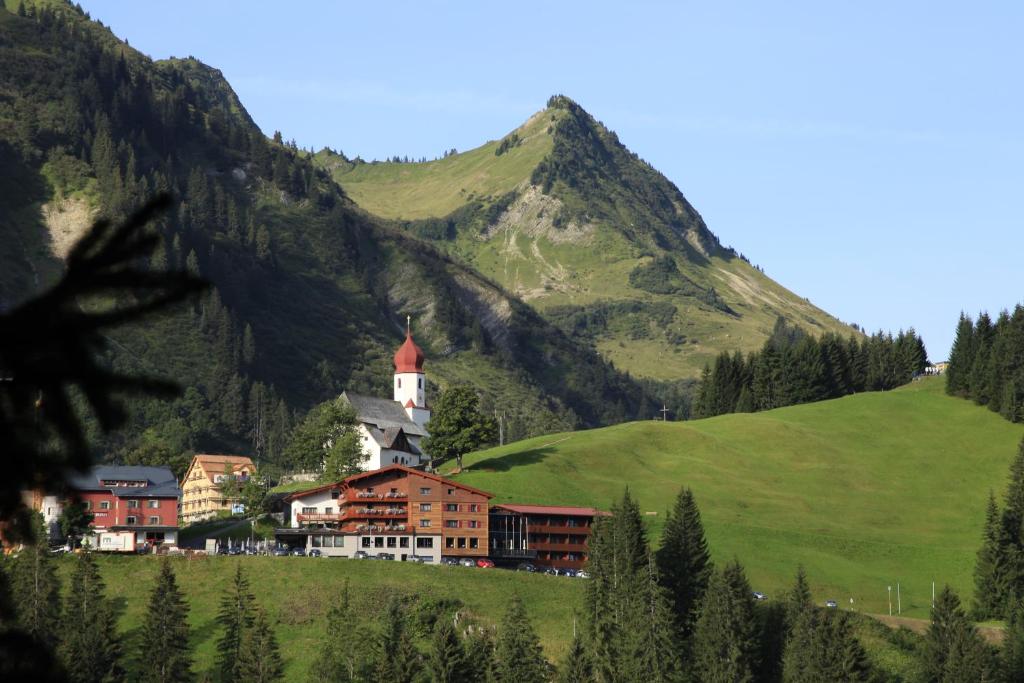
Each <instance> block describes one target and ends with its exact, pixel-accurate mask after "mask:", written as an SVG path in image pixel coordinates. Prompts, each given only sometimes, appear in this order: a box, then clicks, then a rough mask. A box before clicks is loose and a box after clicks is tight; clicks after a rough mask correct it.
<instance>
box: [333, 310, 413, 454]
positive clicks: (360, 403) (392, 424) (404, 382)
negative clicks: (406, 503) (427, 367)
mask: <svg viewBox="0 0 1024 683" xmlns="http://www.w3.org/2000/svg"><path fill="white" fill-rule="evenodd" d="M394 364H395V377H394V383H393V389H394V398H393V399H391V400H389V399H386V398H375V397H373V396H362V395H360V394H353V393H349V392H345V393H343V394H342V395H341V396H342V398H344V399H345V400H346V401H347V402H348V403H349V405H351V406H352V408H353V410H355V413H356V421H357V422H358V423H359V434H360V436H361V437H362V441H363V450H364V451H365V452H366V453H368V454H369V456H370V457H369V460H368V461H367V462H366V464H365V468H366V469H367V470H379V469H381V468H382V467H387V466H388V465H405V466H406V467H419V466H420V465H422V464H424V463H425V461H426V456H425V455H424V453H423V451H422V449H421V448H420V441H421V439H422V438H423V437H425V436H426V435H427V429H426V424H427V422H428V421H429V420H430V409H429V408H427V401H426V392H427V386H426V385H427V380H426V376H425V375H424V373H423V351H422V350H421V349H420V347H418V346H416V343H415V342H414V341H413V340H412V332H411V331H410V330H409V329H408V327H407V328H406V332H405V342H404V343H403V344H402V346H401V347H399V349H398V351H396V352H395V357H394Z"/></svg>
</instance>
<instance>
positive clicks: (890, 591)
mask: <svg viewBox="0 0 1024 683" xmlns="http://www.w3.org/2000/svg"><path fill="white" fill-rule="evenodd" d="M886 588H888V589H889V616H890V617H891V616H892V586H886Z"/></svg>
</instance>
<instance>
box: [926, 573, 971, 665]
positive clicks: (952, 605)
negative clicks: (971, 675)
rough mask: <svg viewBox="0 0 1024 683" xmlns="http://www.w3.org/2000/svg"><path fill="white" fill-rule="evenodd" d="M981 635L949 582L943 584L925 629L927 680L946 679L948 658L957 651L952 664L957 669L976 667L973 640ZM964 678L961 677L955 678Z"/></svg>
mask: <svg viewBox="0 0 1024 683" xmlns="http://www.w3.org/2000/svg"><path fill="white" fill-rule="evenodd" d="M976 638H979V636H978V634H977V630H976V629H975V628H974V625H973V624H971V623H970V622H969V621H968V620H967V615H966V614H964V611H963V608H962V607H961V606H960V598H959V597H957V595H956V593H954V592H953V590H952V589H951V588H950V587H949V586H944V587H943V589H942V590H941V591H940V592H939V595H938V596H937V597H936V598H935V607H933V608H932V620H931V624H929V626H928V631H927V632H926V633H925V638H924V646H923V648H922V664H923V668H924V674H925V680H927V681H930V682H936V683H937V682H939V681H944V680H946V676H947V661H948V660H949V659H950V657H951V654H952V653H954V652H955V654H954V661H953V663H951V664H950V666H951V667H952V668H953V670H955V671H960V670H961V669H964V668H970V667H974V666H975V664H976V662H975V660H976V658H977V655H976V653H974V652H972V648H973V645H972V644H971V643H972V641H973V640H974V639H976ZM955 680H962V679H959V678H957V679H955Z"/></svg>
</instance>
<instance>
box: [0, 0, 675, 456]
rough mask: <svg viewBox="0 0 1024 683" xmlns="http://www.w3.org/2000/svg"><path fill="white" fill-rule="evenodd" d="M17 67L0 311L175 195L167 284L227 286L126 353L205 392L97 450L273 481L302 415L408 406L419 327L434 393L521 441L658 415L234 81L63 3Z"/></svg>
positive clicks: (150, 408) (0, 218) (36, 28)
mask: <svg viewBox="0 0 1024 683" xmlns="http://www.w3.org/2000/svg"><path fill="white" fill-rule="evenodd" d="M12 4H13V3H8V7H11V5H12ZM18 4H20V3H18ZM0 63H2V64H3V65H4V67H3V69H0V243H2V244H3V245H4V247H3V249H0V273H2V275H0V302H2V304H3V305H4V306H11V305H14V304H15V303H17V302H18V301H20V300H23V299H24V298H25V297H27V296H28V295H30V294H31V293H32V292H33V291H36V290H38V288H40V287H42V286H44V285H45V284H46V283H47V282H48V281H50V280H52V279H53V278H54V277H55V276H56V275H57V274H58V273H59V272H60V270H61V267H62V265H61V261H60V257H61V254H62V253H63V250H65V249H66V248H67V245H69V244H71V243H72V241H73V239H74V237H75V236H76V235H77V234H80V233H81V231H82V230H83V229H84V228H85V227H86V226H87V225H88V223H89V222H90V221H91V220H92V218H94V217H95V216H97V215H109V216H112V217H115V218H116V217H118V216H122V215H124V214H125V213H126V212H128V211H129V210H131V209H132V208H133V207H135V206H137V205H139V204H140V203H141V202H142V201H144V199H145V198H146V197H147V196H149V195H151V194H152V193H153V192H154V191H157V190H166V191H169V192H171V193H172V195H174V196H175V197H177V198H178V199H179V200H180V201H179V202H178V203H177V205H176V208H175V210H174V211H173V212H172V213H171V214H170V215H168V216H166V217H164V218H163V219H162V220H161V221H160V223H159V225H157V226H156V229H157V230H158V231H159V232H160V234H161V235H162V236H163V238H164V248H163V249H162V250H160V252H159V253H158V254H157V255H156V256H155V257H154V259H153V263H152V266H153V267H154V268H162V267H165V266H167V265H169V266H172V267H183V268H189V269H192V270H194V271H198V272H199V273H200V274H202V275H203V276H205V277H207V278H208V279H210V280H211V281H212V282H213V284H214V285H215V288H214V290H213V291H212V292H211V293H210V294H209V295H207V296H205V297H204V298H203V299H202V300H201V301H199V302H197V303H195V304H194V305H190V306H183V307H181V308H180V309H179V310H178V311H176V312H175V313H173V314H172V315H168V316H165V317H164V318H162V319H158V320H154V321H151V322H150V323H148V324H146V325H144V326H134V327H126V328H123V329H120V330H118V331H117V332H116V333H115V334H113V335H112V336H111V339H110V341H111V344H110V347H109V361H110V362H111V363H112V364H113V365H115V366H117V367H119V368H123V369H126V370H131V371H134V372H139V371H142V372H147V373H151V374H157V375H163V376H169V377H172V378H174V379H176V380H178V381H179V382H180V383H182V384H183V385H184V386H185V387H186V388H187V391H186V393H185V396H184V397H183V398H181V399H180V400H178V401H176V402H174V403H173V404H161V403H155V402H146V401H141V402H137V403H135V404H133V409H134V410H135V412H136V415H135V418H136V419H135V420H134V421H133V428H132V429H131V430H129V431H128V432H127V433H126V434H125V435H122V436H119V437H117V440H107V441H102V442H100V444H101V445H100V448H101V450H102V451H103V452H104V453H105V454H106V455H107V457H117V458H127V459H129V460H131V459H147V458H154V459H158V460H166V459H167V458H168V457H174V456H177V455H179V454H180V453H182V452H183V451H186V450H188V449H198V448H203V449H207V448H208V449H215V448H216V449H242V450H247V451H248V450H255V451H256V452H257V455H259V456H260V457H262V458H264V459H265V460H266V461H269V462H273V461H274V460H275V457H276V455H277V454H278V453H279V452H280V450H281V442H282V440H283V438H284V435H285V434H286V433H287V430H288V427H289V425H290V423H291V421H292V419H293V416H294V414H295V413H296V412H301V411H304V410H305V409H307V408H308V407H309V406H310V405H311V404H313V403H315V402H317V401H322V400H325V399H327V398H329V397H331V396H333V395H336V394H337V393H338V392H339V391H340V390H341V389H342V388H349V389H352V390H355V391H362V392H374V393H382V394H386V393H387V392H388V391H390V377H391V368H390V355H391V353H392V352H393V350H394V348H395V347H396V346H397V344H398V343H399V342H400V339H401V331H402V328H403V326H404V325H403V323H404V319H405V316H406V315H407V314H408V315H412V316H413V318H414V321H415V322H414V326H415V330H416V334H417V341H419V342H420V343H421V344H422V345H423V346H424V347H425V348H426V350H427V354H428V366H427V370H428V373H429V379H430V380H431V381H433V382H437V383H441V384H444V383H446V382H450V381H453V380H455V379H460V380H463V381H469V382H471V383H473V384H475V385H476V386H477V387H478V388H479V389H480V390H481V391H482V393H483V394H484V397H485V405H486V406H487V408H488V409H491V408H493V409H495V410H501V411H503V412H505V413H507V414H508V415H509V417H510V423H509V427H510V430H511V431H510V435H511V436H519V437H521V436H525V435H528V434H539V433H543V432H545V431H551V430H558V429H567V428H572V427H573V426H578V425H591V426H594V425H598V424H607V423H611V422H616V421H620V420H623V419H628V418H629V417H631V416H636V415H642V414H650V413H651V411H653V409H654V407H655V401H654V399H653V398H651V397H649V396H648V394H647V393H646V392H645V390H643V389H642V388H641V387H640V386H639V385H638V384H637V383H636V382H634V381H633V380H631V379H629V378H628V377H626V376H625V375H622V374H620V373H618V372H617V371H615V370H614V369H613V368H612V367H611V366H610V365H609V364H608V363H607V362H605V361H603V360H602V359H601V358H600V357H599V356H598V355H597V354H596V353H594V352H590V351H588V350H587V349H580V348H578V345H577V344H575V343H574V342H573V341H572V340H571V339H569V338H568V337H567V336H566V335H565V334H563V333H562V332H561V331H559V330H558V329H557V328H555V327H553V326H552V325H551V324H550V323H549V322H547V321H545V320H544V319H542V318H541V317H539V316H538V315H537V314H536V313H535V312H534V311H533V309H531V308H530V307H528V306H526V305H524V304H523V303H521V302H520V301H519V300H518V299H516V298H515V297H513V296H510V295H509V294H508V293H507V292H506V291H504V290H503V289H502V288H501V286H500V285H498V284H496V283H494V282H492V281H490V280H488V279H487V278H485V277H482V276H480V275H479V274H478V273H476V272H475V271H473V270H472V269H471V268H468V267H466V266H465V265H463V264H462V263H461V262H458V261H455V260H452V259H451V258H449V257H448V256H446V255H445V254H444V253H442V252H439V251H438V250H436V249H435V248H434V247H432V246H431V245H430V244H428V243H426V242H424V241H422V240H420V239H418V238H416V237H415V236H412V235H410V234H408V232H406V231H402V230H398V229H396V228H395V227H394V226H390V225H383V224H381V223H380V222H379V221H377V220H375V219H373V218H372V217H370V216H368V215H367V214H365V213H364V212H363V211H361V210H359V209H358V208H357V207H356V206H355V205H354V204H353V203H352V202H351V200H349V199H348V198H347V197H346V196H345V194H344V193H343V192H342V191H341V190H340V188H338V186H337V185H336V184H335V183H334V182H333V181H332V180H331V179H330V177H329V176H328V175H327V174H326V173H325V172H324V171H322V170H319V169H317V168H315V167H314V166H313V165H312V163H311V162H310V161H309V160H308V159H306V158H305V157H304V155H302V154H301V153H299V152H298V150H296V149H294V148H293V147H290V146H288V145H285V144H283V143H282V142H281V140H280V139H277V140H274V141H270V140H267V139H266V138H265V137H264V136H263V135H262V133H261V132H260V131H259V129H258V128H256V126H255V125H254V123H253V122H252V119H251V118H250V117H249V115H248V114H247V113H246V111H245V109H244V107H243V105H242V103H241V102H240V101H239V100H238V98H237V96H236V95H235V93H234V92H233V90H232V89H231V87H230V85H229V84H228V83H227V82H226V81H225V80H224V79H223V77H222V75H221V74H220V72H218V71H217V70H216V69H213V68H211V67H208V66H206V65H204V64H202V63H201V62H198V61H196V60H195V59H191V58H189V59H172V60H164V61H158V62H154V61H152V60H150V59H149V58H148V57H146V56H145V55H142V54H141V53H138V52H137V51H135V50H133V49H132V48H130V47H128V46H127V45H126V44H125V43H124V42H122V41H120V40H118V39H117V38H116V37H115V36H113V35H112V34H111V33H110V32H109V31H108V30H107V29H105V28H104V27H102V25H100V24H98V23H97V22H93V21H91V20H89V18H88V17H87V16H86V15H84V14H83V13H82V12H81V11H80V10H78V9H77V8H75V7H72V6H71V5H68V4H65V3H60V2H36V3H28V9H27V10H26V11H25V13H24V15H22V16H19V15H17V14H15V13H13V12H4V11H0ZM168 451H169V452H168Z"/></svg>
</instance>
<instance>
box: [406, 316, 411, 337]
mask: <svg viewBox="0 0 1024 683" xmlns="http://www.w3.org/2000/svg"><path fill="white" fill-rule="evenodd" d="M411 334H412V316H411V315H407V316H405V336H407V337H408V336H409V335H411Z"/></svg>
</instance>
